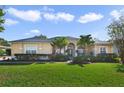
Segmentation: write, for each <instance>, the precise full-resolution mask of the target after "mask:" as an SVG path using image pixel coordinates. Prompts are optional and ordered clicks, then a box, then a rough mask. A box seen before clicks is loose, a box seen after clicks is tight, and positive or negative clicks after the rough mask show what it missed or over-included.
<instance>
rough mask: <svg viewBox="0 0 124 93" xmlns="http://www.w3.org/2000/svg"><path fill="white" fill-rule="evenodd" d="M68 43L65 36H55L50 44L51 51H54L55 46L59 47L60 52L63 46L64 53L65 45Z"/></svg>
mask: <svg viewBox="0 0 124 93" xmlns="http://www.w3.org/2000/svg"><path fill="white" fill-rule="evenodd" d="M67 44H68V39H67V38H66V37H56V38H55V39H54V40H53V41H52V43H51V45H52V46H53V49H54V50H53V52H54V53H56V52H55V51H56V48H59V50H60V51H59V53H60V54H61V53H62V49H63V48H64V53H65V46H66V45H67Z"/></svg>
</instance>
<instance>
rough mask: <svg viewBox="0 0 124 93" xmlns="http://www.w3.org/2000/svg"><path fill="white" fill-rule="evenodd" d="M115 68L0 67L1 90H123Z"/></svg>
mask: <svg viewBox="0 0 124 93" xmlns="http://www.w3.org/2000/svg"><path fill="white" fill-rule="evenodd" d="M117 66H118V64H112V63H94V64H87V65H84V67H80V66H78V65H67V64H66V63H47V64H31V65H0V86H25V87H26V86H37V87H38V86H39V87H40V86H58V87H59V86H86V87H87V86H94V87H95V86H123V87H124V73H121V72H117Z"/></svg>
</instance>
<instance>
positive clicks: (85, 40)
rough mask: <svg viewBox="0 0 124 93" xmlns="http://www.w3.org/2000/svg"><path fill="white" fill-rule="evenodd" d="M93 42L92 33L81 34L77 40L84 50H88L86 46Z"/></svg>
mask: <svg viewBox="0 0 124 93" xmlns="http://www.w3.org/2000/svg"><path fill="white" fill-rule="evenodd" d="M92 44H94V40H93V39H92V37H91V35H81V36H80V39H79V40H78V42H77V45H78V46H79V47H80V48H82V49H84V52H86V47H88V46H90V45H92Z"/></svg>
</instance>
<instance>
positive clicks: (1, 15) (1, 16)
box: [0, 8, 5, 32]
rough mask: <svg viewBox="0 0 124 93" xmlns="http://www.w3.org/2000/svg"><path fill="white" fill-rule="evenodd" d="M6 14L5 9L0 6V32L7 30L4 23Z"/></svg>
mask: <svg viewBox="0 0 124 93" xmlns="http://www.w3.org/2000/svg"><path fill="white" fill-rule="evenodd" d="M4 15H5V12H4V10H3V9H1V8H0V32H2V31H4V30H5V28H4V26H3V24H4V23H5V19H4Z"/></svg>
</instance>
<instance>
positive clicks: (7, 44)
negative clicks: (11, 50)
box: [0, 38, 10, 46]
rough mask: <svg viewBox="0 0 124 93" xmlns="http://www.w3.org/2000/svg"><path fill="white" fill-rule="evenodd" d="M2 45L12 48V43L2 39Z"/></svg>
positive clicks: (0, 41)
mask: <svg viewBox="0 0 124 93" xmlns="http://www.w3.org/2000/svg"><path fill="white" fill-rule="evenodd" d="M0 45H1V46H10V43H9V42H8V41H7V40H5V39H3V38H0Z"/></svg>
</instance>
